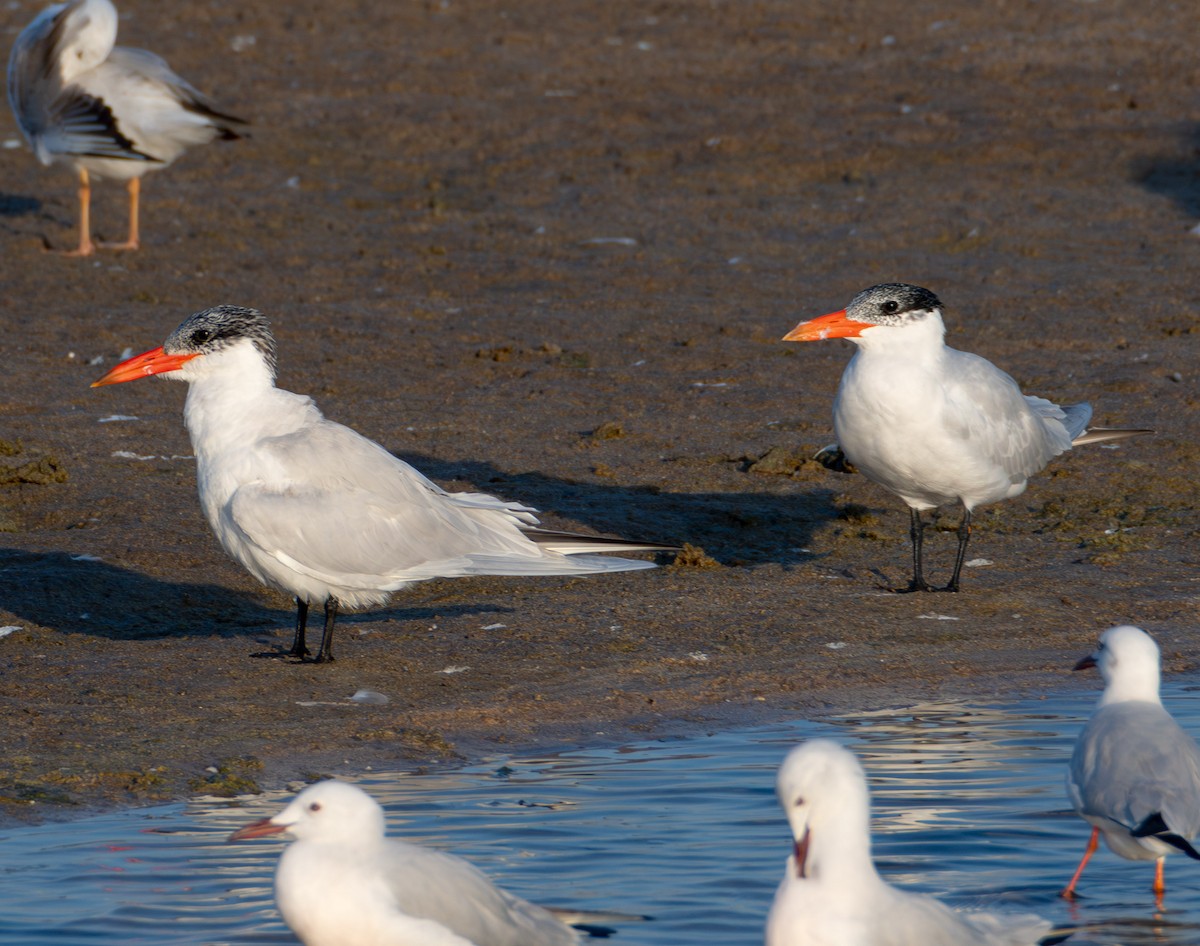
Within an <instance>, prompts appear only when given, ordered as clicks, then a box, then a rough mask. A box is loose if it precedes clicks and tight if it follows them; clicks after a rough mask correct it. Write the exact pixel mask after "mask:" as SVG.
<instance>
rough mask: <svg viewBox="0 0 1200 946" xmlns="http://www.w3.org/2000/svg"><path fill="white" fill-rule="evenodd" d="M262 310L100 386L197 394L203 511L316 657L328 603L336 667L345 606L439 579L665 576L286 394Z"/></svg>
mask: <svg viewBox="0 0 1200 946" xmlns="http://www.w3.org/2000/svg"><path fill="white" fill-rule="evenodd" d="M268 326H269V323H268V322H267V320H266V319H265V318H264V317H263V316H262V314H261V313H260V312H257V311H256V310H254V309H243V308H240V307H238V306H229V305H222V306H217V307H216V308H212V309H206V310H204V311H203V312H197V313H196V314H195V315H193V316H191V317H190V318H188V319H187V320H186V321H185V322H184V323H183V324H182V325H180V326H179V328H177V329H176V330H175V331H174V332H172V333H171V335H170V337H168V338H167V340H166V341H165V342H164V343H163V344H162V345H161V346H160V347H158V348H155V349H152V350H151V351H148V352H145V353H143V354H141V355H137V356H135V357H133V358H129V359H127V360H125V361H123V362H121V364H119V365H117V366H116V367H115V368H113V369H112V370H111V371H110V372H108V373H107V374H106V375H105V376H104V377H103V378H101V379H100V380H98V381H96V382H95V384H93V385H92V387H99V386H100V385H104V384H117V383H120V382H123V381H135V380H137V379H138V378H146V377H149V376H151V375H157V374H161V375H163V377H165V378H170V379H172V380H177V381H187V382H189V384H190V387H189V389H188V395H187V400H186V402H185V406H184V422H185V424H186V426H187V429H188V434H189V435H190V436H191V440H192V448H193V450H194V451H195V454H196V478H197V484H198V486H199V490H200V505H201V506H202V507H203V509H204V514H205V516H206V517H207V518H208V522H209V524H210V525H211V526H212V529H213V532H214V533H216V536H217V539H218V541H220V543H221V545H222V546H223V547H224V549H225V551H226V552H228V553H229V555H230V556H231V557H232V558H233V559H234V560H235V561H237V562H239V563H241V564H242V565H243V566H245V568H246V569H247V570H248V571H249V572H250V574H252V575H253V576H254V577H255V578H257V579H258V580H259V581H261V582H262V583H263V584H265V585H268V586H270V587H272V588H276V589H279V590H281V591H285V592H287V593H289V594H291V595H294V596H295V598H296V608H297V613H296V638H295V642H294V643H293V645H292V649H291V651H290V654H291V655H292V656H295V657H300V658H303V657H304V655H305V654H306V653H307V651H306V650H305V646H304V634H305V624H306V622H307V618H308V607H309V604H310V603H311V602H314V601H315V602H323V603H324V605H325V633H324V636H323V638H322V641H321V649H320V651H319V652H318V653H317V657H316V660H317V661H318V662H319V661H322V660H332V659H333V653H332V644H333V625H334V621H335V619H336V617H337V613H338V609H339V608H340V607H349V608H363V607H370V606H377V605H381V604H383V603H384V602H385V601H387V599H388V597H389V596H390V595H391V593H392V592H393V591H398V590H399V589H401V588H403V587H405V586H406V585H409V584H412V583H413V582H416V581H422V580H424V579H427V578H455V577H459V576H462V575H583V574H590V573H594V572H614V571H631V570H633V569H641V568H653V567H654V563H652V562H646V561H638V560H635V559H626V558H612V557H608V556H604V555H593V554H588V553H592V552H620V551H628V552H632V551H666V550H675V547H674V546H669V545H659V544H657V543H653V542H629V541H625V540H623V539H609V538H603V537H598V536H587V535H577V534H575V533H570V532H553V531H550V530H546V529H539V528H537V522H538V520H537V519H536V518H534V516H533V513H534V512H536V510H535V509H533V508H532V507H530V506H523V505H520V504H519V503H510V502H505V501H504V500H502V499H497V498H496V497H494V496H488V495H485V494H483V493H447V492H446V491H445V490H443V489H442V488H441V487H440V486H437V485H436V484H435V483H433V482H431V481H430V480H428V479H426V478H425V477H424V476H422V475H421V474H420V473H419V472H418V471H417V470H415V469H413V467H411V466H409V465H408V464H407V463H405V462H404V461H403V460H399V459H397V458H396V457H394V456H392V455H391V454H390V453H388V452H387V451H386V450H385V449H384V448H383V447H381V446H380V445H379V444H377V443H375V442H373V441H371V440H368V439H367V438H366V437H363V436H361V435H360V434H358V433H356V432H355V431H353V430H351V429H350V428H349V427H343V426H342V425H341V424H335V423H333V422H332V421H329V420H326V419H325V418H324V417H323V416H322V414H321V412H320V411H319V410H318V409H317V407H316V405H315V404H314V403H313V402H312V399H311V398H308V397H304V396H302V395H299V394H293V393H292V392H290V391H284V390H281V389H280V388H277V387H275V339H274V337H273V336H272V335H271V332H270V329H269V327H268Z"/></svg>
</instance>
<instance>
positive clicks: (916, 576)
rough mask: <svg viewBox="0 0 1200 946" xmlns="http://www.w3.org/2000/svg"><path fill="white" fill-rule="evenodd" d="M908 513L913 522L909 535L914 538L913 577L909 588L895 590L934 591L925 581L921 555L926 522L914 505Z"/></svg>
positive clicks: (899, 591)
mask: <svg viewBox="0 0 1200 946" xmlns="http://www.w3.org/2000/svg"><path fill="white" fill-rule="evenodd" d="M908 515H909V521H910V522H911V525H910V527H909V530H908V537H909V538H910V539H912V550H913V577H912V581H910V582H909V583H908V587H907V588H894V589H893V590H894V591H896V592H898V593H900V594H904V593H906V592H909V591H933V589H932V588H931V587H929V584H928V583H927V582H926V581H925V568H924V560H923V558H922V555H921V550H922V543H923V541H924V538H925V522H924V520H923V519H922V518H921V510H919V509H915V508H913V507H912V506H909V507H908Z"/></svg>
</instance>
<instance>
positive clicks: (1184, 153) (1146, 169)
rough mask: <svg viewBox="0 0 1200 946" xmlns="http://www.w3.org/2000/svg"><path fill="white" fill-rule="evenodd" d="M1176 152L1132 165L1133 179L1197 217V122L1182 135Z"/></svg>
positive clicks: (1199, 128)
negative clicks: (1179, 146)
mask: <svg viewBox="0 0 1200 946" xmlns="http://www.w3.org/2000/svg"><path fill="white" fill-rule="evenodd" d="M1182 137H1183V141H1182V143H1181V148H1180V150H1179V153H1178V154H1174V155H1164V156H1161V157H1155V158H1145V159H1142V160H1140V161H1138V162H1137V163H1135V164H1134V165H1133V168H1132V174H1133V179H1134V180H1135V181H1137V182H1138V183H1140V184H1141V185H1142V186H1143V187H1145V188H1146V189H1147V190H1149V191H1151V192H1153V193H1155V194H1162V195H1164V196H1165V197H1169V198H1170V199H1171V200H1173V201H1174V202H1175V204H1176V206H1177V207H1179V209H1180V210H1182V211H1183V212H1184V213H1185V214H1186V215H1187V216H1188V217H1190V218H1192V219H1193V220H1196V219H1200V125H1194V126H1192V127H1191V128H1190V129H1189V130H1188V131H1187V132H1186V133H1185V134H1184V135H1183V136H1182Z"/></svg>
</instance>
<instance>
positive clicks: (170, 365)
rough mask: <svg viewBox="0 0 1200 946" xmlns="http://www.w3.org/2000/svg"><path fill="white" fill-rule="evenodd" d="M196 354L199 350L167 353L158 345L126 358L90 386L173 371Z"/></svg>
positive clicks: (97, 386) (99, 385)
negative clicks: (177, 353) (185, 352)
mask: <svg viewBox="0 0 1200 946" xmlns="http://www.w3.org/2000/svg"><path fill="white" fill-rule="evenodd" d="M198 354H199V352H192V353H190V354H186V355H168V354H167V353H166V352H165V351H163V350H162V346H161V345H159V346H158V347H157V348H152V349H150V351H146V352H142V353H141V354H140V355H134V356H133V357H132V358H126V359H125V360H124V361H123V362H121V363H120V364H119V365H117V366H116V367H115V368H113V370H112V371H110V372H109V373H108V374H106V375H105V376H104V377H103V378H101V379H100V380H99V381H93V382H92V387H94V388H99V387H103V386H104V385H106V384H121V383H122V382H124V381H136V380H137V379H138V378H148V377H150V375H152V374H162V373H163V372H164V371H175V370H176V369H177V368H182V367H183V366H184V365H185V364H187V363H188V362H189V361H191V360H192V359H193V358H195V357H196V355H198Z"/></svg>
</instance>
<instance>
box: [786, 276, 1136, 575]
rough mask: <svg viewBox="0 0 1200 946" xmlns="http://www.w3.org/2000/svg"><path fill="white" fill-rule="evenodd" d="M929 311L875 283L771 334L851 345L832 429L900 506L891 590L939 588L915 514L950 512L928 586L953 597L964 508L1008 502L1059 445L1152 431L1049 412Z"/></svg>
mask: <svg viewBox="0 0 1200 946" xmlns="http://www.w3.org/2000/svg"><path fill="white" fill-rule="evenodd" d="M941 305H942V304H941V302H939V301H938V298H937V296H935V295H934V294H933V293H932V292H930V291H929V290H928V289H922V288H920V287H919V286H910V285H908V284H907V283H883V284H882V285H879V286H872V287H871V288H870V289H864V290H863V291H862V292H860V293H859V294H858V295H857V296H855V297H854V299H853V300H852V301H851V302H850V304H849V305H848V306H846V308H845V309H841V310H839V311H837V312H831V313H830V314H829V315H823V316H821V317H820V318H816V319H812V320H810V321H807V322H801V323H800V324H799V325H797V326H796V327H795V328H794V329H792V330H791V331H790V332H788V334H787V335H785V336H784V337H783V340H784V341H787V342H810V341H818V340H822V339H826V338H848V339H850V341H852V342H854V344H855V345H856V346H857V349H858V350H857V351H855V353H854V357H853V358H851V359H850V363H849V364H848V365H847V366H846V370H845V373H844V374H843V375H842V382H841V385H840V386H839V387H838V393H837V398H836V399H835V400H834V402H833V427H834V432H835V433H836V435H837V439H838V445H839V446H840V448H841V451H842V453H843V454H844V455H845V459H846V460H848V461H849V462H850V463H851V464H852V465H853V466H854V467H856V468H857V469H858V470H859V471H860V472H862V473H863V474H864V475H865V476H866V477H867V479H869V480H872V481H873V482H876V483H879V484H880V485H881V486H883V487H885V488H886V489H889V490H891V491H892V492H893V493H895V494H896V495H897V496H899V497H900V498H901V499H903V500H904V502H905V503H907V504H908V507H909V515H910V519H911V528H910V532H909V534H910V536H911V538H912V547H913V578H912V581H911V582H910V583H909V585H908V587H907V588H900V589H896V590H898V591H936V590H939V589H935V588H933V587H932V586H930V585H929V584H927V583H926V581H925V576H924V569H923V563H922V557H921V551H922V548H921V547H922V537H923V533H924V529H925V523H924V521H923V520H922V518H921V512H922V511H923V510H927V509H936V508H937V507H938V506H944V505H947V504H949V503H959V504H960V505H961V506H962V509H963V514H962V520H961V522H960V524H959V527H958V556H957V558H956V559H955V562H954V574H953V576H952V577H951V579H950V583H949V584H948V585H946V587H945V588H944V589H940V590H944V591H958V583H959V576H960V574H961V572H962V567H963V560H964V559H965V558H966V554H967V541H968V539H969V538H970V536H971V511H972V510H973V509H974V508H975V507H976V506H979V505H982V504H984V503H994V502H996V501H997V500H1000V499H1008V498H1010V497H1012V496H1017V495H1020V494H1021V493H1022V492H1024V491H1025V484H1026V482H1027V481H1028V479H1029V477H1030V476H1032V475H1033V474H1034V473H1037V472H1038V471H1039V470H1041V469H1042V468H1043V467H1044V466H1045V465H1046V464H1047V463H1049V462H1050V461H1051V460H1052V459H1053V458H1054V457H1056V456H1058V455H1059V454H1060V453H1062V452H1063V451H1064V450H1069V449H1071V447H1075V446H1079V445H1081V444H1085V443H1100V442H1101V441H1105V440H1122V439H1124V438H1126V437H1132V436H1135V435H1137V434H1142V433H1151V432H1152V431H1149V430H1142V429H1138V430H1133V429H1123V430H1118V429H1111V428H1099V427H1098V428H1095V429H1093V430H1088V429H1087V423H1088V421H1089V420H1090V419H1091V416H1092V408H1091V406H1090V405H1088V404H1076V405H1074V406H1072V407H1067V408H1061V407H1059V406H1058V405H1057V404H1052V403H1051V402H1050V401H1047V400H1045V399H1044V398H1040V397H1031V396H1029V395H1023V394H1022V393H1021V389H1020V388H1019V387H1017V383H1016V382H1015V381H1014V380H1013V379H1012V378H1011V377H1009V376H1008V375H1007V374H1005V373H1004V372H1003V371H1001V370H1000V369H999V368H997V367H996V366H995V365H993V364H992V363H991V362H990V361H987V360H986V359H983V358H980V357H979V356H978V355H973V354H970V353H969V352H964V351H956V350H955V349H953V348H948V347H946V345H945V342H944V341H943V336H944V335H945V332H946V327H945V325H944V324H943V323H942V311H941ZM830 449H831V448H829V447H827V448H825V450H823V451H822V454H827V453H828V452H829V451H830ZM824 462H825V463H826V465H830V461H829V460H828V459H826V460H825V461H824Z"/></svg>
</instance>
